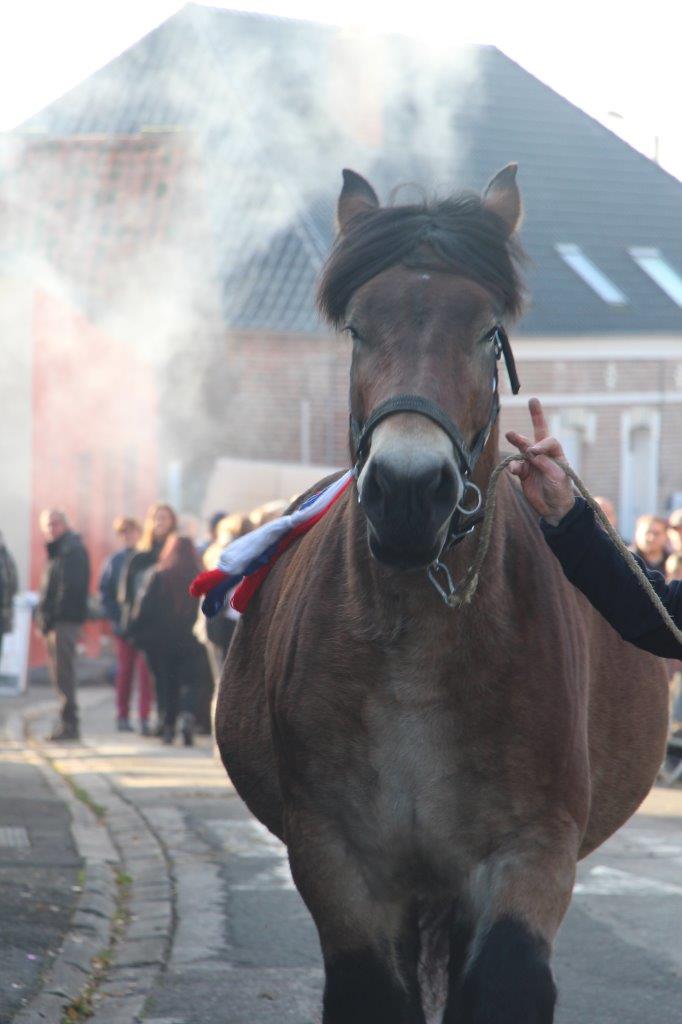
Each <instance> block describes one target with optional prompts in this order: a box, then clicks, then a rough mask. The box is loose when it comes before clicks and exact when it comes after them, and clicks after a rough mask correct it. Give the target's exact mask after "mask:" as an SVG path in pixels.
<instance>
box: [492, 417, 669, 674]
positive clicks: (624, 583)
mask: <svg viewBox="0 0 682 1024" xmlns="http://www.w3.org/2000/svg"><path fill="white" fill-rule="evenodd" d="M528 407H529V409H530V414H531V419H532V422H533V431H534V437H535V440H534V442H531V441H530V440H529V439H528V438H527V437H524V436H523V435H522V434H517V433H516V432H515V431H512V432H510V433H508V434H507V440H508V441H509V442H510V443H511V444H513V445H514V446H515V447H516V448H518V450H519V451H520V452H521V453H522V454H524V455H526V456H528V459H529V460H530V461H526V460H525V459H524V460H523V461H519V462H514V463H512V465H511V466H510V471H511V472H512V473H513V474H514V475H515V476H516V477H518V478H519V480H520V481H521V487H522V488H523V493H524V494H525V496H526V498H527V500H528V502H529V503H530V505H531V506H532V508H533V509H534V510H535V511H536V512H537V513H538V515H539V516H541V519H540V526H541V529H542V532H543V534H544V536H545V540H546V541H547V543H548V544H549V546H550V548H551V549H552V551H553V552H554V554H555V555H556V557H557V558H558V559H559V562H560V563H561V567H562V569H563V571H564V573H565V575H566V577H567V579H569V580H570V581H571V583H573V584H574V585H575V586H576V587H578V589H579V590H581V591H582V592H583V594H584V595H585V597H587V599H588V600H589V601H590V602H591V603H592V604H593V605H594V607H595V608H596V609H597V611H598V612H600V613H601V614H602V615H603V616H604V618H605V619H606V620H607V622H609V623H610V624H611V625H612V626H613V628H614V629H615V630H617V632H618V633H620V635H621V636H622V637H623V639H624V640H628V641H630V643H632V644H634V645H635V646H636V647H641V648H642V650H645V651H650V652H651V653H652V654H657V655H659V656H660V657H662V658H682V644H680V643H679V642H678V641H677V640H676V639H675V637H674V636H673V634H672V633H671V632H670V630H669V629H668V627H667V626H666V625H665V623H664V622H663V620H662V618H661V616H660V614H659V612H658V611H657V610H656V608H655V607H654V605H653V603H652V602H651V599H650V598H649V597H648V595H647V594H646V593H645V592H644V590H643V589H642V587H641V585H640V583H639V581H638V580H637V578H636V577H635V575H634V573H633V572H632V569H631V568H630V567H629V566H628V565H627V563H626V562H625V560H624V559H623V557H622V555H621V554H620V552H619V551H618V548H617V547H616V545H615V544H614V543H613V541H612V540H611V538H610V537H609V535H608V534H607V533H606V531H605V530H604V529H603V528H602V526H601V525H600V523H599V522H597V520H596V519H595V515H594V512H593V511H592V509H591V508H590V506H589V505H588V504H587V502H586V501H584V499H583V498H581V497H577V496H576V494H575V491H574V490H573V485H572V483H571V480H570V478H569V477H568V476H567V475H566V473H565V472H564V470H563V469H562V468H561V466H557V464H556V463H555V462H553V461H552V460H553V459H565V455H564V453H563V450H562V447H561V445H560V444H559V442H558V441H557V439H556V438H555V437H550V435H549V429H548V427H547V422H546V420H545V416H544V413H543V411H542V406H541V404H540V402H539V401H538V399H537V398H531V400H530V402H529V403H528ZM639 564H640V565H641V566H642V569H643V570H644V572H645V574H646V576H647V578H648V579H649V582H650V583H651V585H652V586H653V588H654V590H655V591H656V593H657V594H658V596H659V597H660V599H661V601H662V603H663V605H664V607H665V608H666V610H667V611H668V612H669V613H670V616H671V618H672V619H673V621H674V622H675V624H676V625H677V626H679V627H680V628H682V581H680V580H673V581H671V582H670V583H666V581H665V578H664V576H663V575H662V574H661V573H660V572H656V571H654V570H651V569H648V568H647V567H646V566H645V564H644V563H643V562H642V560H641V559H640V560H639Z"/></svg>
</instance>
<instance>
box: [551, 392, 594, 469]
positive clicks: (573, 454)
mask: <svg viewBox="0 0 682 1024" xmlns="http://www.w3.org/2000/svg"><path fill="white" fill-rule="evenodd" d="M596 425H597V417H596V415H595V413H593V412H587V410H585V409H564V410H563V411H562V412H560V413H556V415H554V416H552V417H551V420H550V431H551V433H552V434H554V436H555V437H558V438H559V441H560V442H561V447H562V448H563V450H564V455H565V456H566V460H567V462H568V464H569V465H570V466H572V467H573V469H574V470H575V471H576V473H577V474H578V476H580V474H581V472H582V463H583V454H584V451H585V446H586V445H589V444H594V440H595V436H596Z"/></svg>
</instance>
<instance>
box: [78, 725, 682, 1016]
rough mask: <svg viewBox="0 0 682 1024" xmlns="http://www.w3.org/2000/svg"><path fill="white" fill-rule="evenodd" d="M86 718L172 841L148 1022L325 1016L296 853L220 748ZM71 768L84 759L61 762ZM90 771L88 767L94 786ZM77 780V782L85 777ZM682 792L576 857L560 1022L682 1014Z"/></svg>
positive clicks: (563, 951)
mask: <svg viewBox="0 0 682 1024" xmlns="http://www.w3.org/2000/svg"><path fill="white" fill-rule="evenodd" d="M112 720H113V715H112V713H111V711H107V715H106V725H107V730H105V729H104V727H103V719H102V715H101V713H100V715H99V718H97V720H95V718H92V719H91V720H90V721H87V720H86V730H87V734H88V738H89V739H91V740H92V741H93V742H94V747H91V749H90V752H89V754H88V764H87V772H90V773H93V772H94V773H96V774H98V775H99V776H101V777H102V778H106V779H107V780H108V783H109V784H111V785H112V786H113V787H115V789H116V790H117V791H118V792H119V793H120V794H121V795H122V796H123V797H124V799H125V801H126V802H129V803H131V804H132V805H134V807H135V808H137V809H138V810H139V811H140V812H141V814H142V815H143V817H144V819H145V820H146V821H147V822H148V824H149V827H150V828H151V829H153V831H154V834H155V836H157V837H158V839H159V841H160V842H161V843H162V844H163V847H164V849H165V851H166V854H167V858H168V862H169V864H170V865H171V873H172V878H173V887H174V893H175V905H174V920H175V922H176V924H175V930H174V934H173V942H172V946H171V949H170V956H169V959H168V961H167V963H166V965H165V969H164V970H162V971H160V972H159V973H158V974H157V976H156V980H155V981H154V983H153V987H152V989H151V992H150V995H149V998H148V999H147V1002H146V1005H145V1011H144V1014H143V1020H144V1021H145V1022H146V1024H209V1022H210V1024H315V1022H319V1020H320V1014H319V1006H320V994H321V989H322V969H321V960H320V953H319V946H318V942H317V936H316V932H315V928H314V926H313V924H312V921H311V919H310V917H309V915H308V912H307V910H306V909H305V907H304V905H303V903H302V902H301V900H300V898H299V896H298V894H297V892H296V890H295V889H294V887H293V884H292V881H291V878H290V875H289V870H288V865H287V860H286V852H285V850H284V848H283V847H282V846H281V844H280V843H278V842H277V840H275V839H274V838H273V837H272V836H270V835H269V833H267V831H266V830H265V829H264V828H263V827H262V826H261V825H259V824H258V823H257V822H256V821H255V820H254V819H253V818H251V817H250V815H249V814H248V812H247V811H246V810H245V808H244V807H243V805H242V804H241V802H240V800H239V799H238V798H237V797H236V795H235V794H234V793H233V792H232V791H231V790H230V788H229V784H228V782H227V780H226V777H225V775H224V773H223V770H222V768H221V767H220V766H219V765H218V764H217V763H216V761H215V760H214V759H213V758H212V757H211V756H210V750H209V741H208V740H202V742H201V744H200V746H199V747H198V748H194V749H192V750H185V749H181V748H174V749H171V750H169V749H168V748H162V747H161V746H160V745H159V744H158V742H157V741H153V740H143V739H141V738H139V737H136V736H129V737H128V736H126V737H124V738H121V737H120V736H117V735H116V734H114V733H112V731H111V721H112ZM62 768H64V769H65V770H67V771H72V770H75V771H76V773H77V772H78V770H79V769H78V765H77V763H75V761H74V764H72V765H69V763H68V758H66V759H64V758H63V759H62ZM88 777H92V776H88V775H84V776H83V785H84V786H85V785H87V780H88ZM75 781H76V783H78V776H77V774H76V776H75ZM681 868H682V789H676V790H656V791H654V792H653V793H652V795H651V796H650V797H649V799H648V800H647V802H646V804H645V806H644V808H643V809H642V811H640V813H639V814H637V815H636V816H635V817H634V818H633V819H632V821H631V822H630V823H629V824H628V825H627V826H626V827H625V828H624V829H622V830H621V832H620V833H619V834H618V835H617V836H615V837H613V838H612V839H611V840H610V841H609V842H608V843H607V844H605V846H603V847H602V848H601V849H600V850H599V851H597V852H596V853H595V854H594V855H593V856H592V857H591V858H590V859H589V860H588V861H586V862H585V863H584V864H582V865H581V867H580V873H579V879H578V884H577V886H576V891H575V896H574V899H573V903H572V906H571V909H570V911H569V914H568V916H567V918H566V921H565V923H564V926H563V928H562V931H561V933H560V937H559V940H558V943H557V949H556V957H555V973H556V979H557V983H558V987H559V991H560V1000H559V1008H558V1011H557V1016H556V1022H557V1024H661V1022H666V1024H667V1022H674V1021H678V1020H679V1021H682V871H681V870H680V869H681Z"/></svg>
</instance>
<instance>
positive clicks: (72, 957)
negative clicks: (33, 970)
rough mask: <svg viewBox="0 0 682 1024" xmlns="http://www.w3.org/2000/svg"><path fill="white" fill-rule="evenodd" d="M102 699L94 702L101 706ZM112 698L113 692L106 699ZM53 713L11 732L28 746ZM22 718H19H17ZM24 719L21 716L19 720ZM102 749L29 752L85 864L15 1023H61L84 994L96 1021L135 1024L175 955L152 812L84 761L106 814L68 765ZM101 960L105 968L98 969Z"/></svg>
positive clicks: (35, 747) (41, 711)
mask: <svg viewBox="0 0 682 1024" xmlns="http://www.w3.org/2000/svg"><path fill="white" fill-rule="evenodd" d="M97 696H98V697H99V701H92V702H89V703H92V704H93V705H94V704H95V703H99V702H100V701H101V700H102V697H101V695H100V694H98V695H97ZM107 696H108V695H107ZM54 707H55V704H54V702H44V703H42V704H41V705H39V706H38V707H37V708H31V709H29V711H28V712H25V713H24V714H23V715H21V716H19V715H16V716H13V718H10V719H9V720H8V723H7V730H6V731H7V733H8V736H10V737H11V739H12V740H13V741H14V742H15V743H16V744H17V746H21V740H22V739H23V737H24V736H25V735H27V734H30V723H31V722H35V721H36V720H38V719H41V718H45V717H46V715H47V714H49V713H50V711H51V710H52V709H53V708H54ZM13 719H14V720H13ZM17 719H18V720H17ZM75 750H78V752H79V753H86V755H87V753H88V752H92V753H93V754H94V753H96V751H95V750H93V749H92V748H91V747H90V746H89V744H87V743H81V744H79V745H78V746H76V745H73V746H72V745H69V746H68V747H65V746H57V745H55V747H54V748H53V749H51V750H50V753H49V755H48V754H47V753H46V752H45V751H44V750H43V747H42V745H41V744H40V743H39V742H36V741H32V746H31V747H30V748H28V749H26V748H24V753H25V756H26V758H27V759H28V760H30V761H32V763H34V764H35V765H37V766H38V767H39V768H40V770H41V771H42V773H43V775H44V777H45V779H46V780H47V782H48V785H49V786H50V788H51V789H52V790H53V792H54V793H55V795H56V796H57V797H58V799H60V800H61V801H62V802H64V803H65V804H66V805H67V806H68V809H69V811H70V814H71V831H72V834H73V838H74V842H75V844H76V848H77V849H78V852H79V854H80V856H81V857H82V858H83V860H84V861H85V877H84V883H83V887H82V892H81V893H80V896H79V899H78V903H77V905H76V909H75V911H74V914H73V917H72V920H71V924H70V927H69V930H68V931H67V934H66V936H65V939H64V942H63V944H62V948H61V950H60V952H59V954H58V956H57V958H56V959H55V961H54V963H53V965H52V966H51V968H50V970H49V972H48V973H47V974H46V975H45V978H44V982H43V987H42V989H41V991H40V992H39V993H38V994H37V995H36V996H35V997H34V998H33V1000H32V1001H31V1002H30V1004H29V1005H28V1006H27V1007H25V1008H24V1009H23V1010H21V1011H20V1013H19V1014H18V1015H17V1016H16V1017H15V1021H14V1024H58V1022H60V1021H61V1020H62V1017H63V1015H64V1012H65V1011H66V1010H67V1008H68V1007H69V1006H70V1005H72V1004H74V1003H75V1002H76V1001H77V1000H79V999H81V998H83V997H86V998H87V999H88V1001H89V1003H90V1006H91V1009H92V1013H91V1015H90V1016H89V1017H88V1020H89V1021H90V1022H91V1024H135V1022H136V1021H139V1020H140V1015H141V1014H142V1011H143V1008H144V1004H145V1001H146V999H147V996H148V994H149V992H150V989H151V987H152V985H153V983H154V980H155V978H156V977H157V975H158V973H159V972H160V971H161V970H163V968H164V966H165V964H166V962H167V960H168V956H169V953H170V948H171V942H172V937H173V932H174V928H175V911H174V887H173V882H172V876H171V871H170V867H169V862H168V858H167V855H166V851H165V848H164V846H163V843H162V842H161V841H160V840H159V839H158V837H157V835H156V834H155V832H154V830H153V829H152V827H151V826H150V825H149V823H148V822H147V821H146V819H145V818H144V816H143V815H142V814H141V813H140V812H139V811H138V810H137V809H136V808H135V807H134V806H133V805H132V804H130V803H128V802H127V801H126V800H125V799H124V798H123V797H122V796H121V795H120V793H118V791H117V790H116V789H115V787H114V785H113V784H112V783H111V782H110V781H109V780H108V779H107V780H105V779H104V778H103V777H102V776H101V775H100V774H97V772H96V771H95V770H90V771H88V768H90V769H93V766H92V765H91V764H89V763H88V758H87V756H86V757H84V758H81V759H80V760H79V769H82V772H81V771H80V770H79V772H78V778H77V785H78V788H79V789H80V790H84V791H85V793H86V794H87V797H88V800H89V801H91V802H92V803H93V804H95V805H99V806H100V807H101V808H103V810H104V815H103V817H101V818H100V817H98V816H97V815H96V814H95V811H94V810H93V808H92V806H89V805H88V804H86V803H84V802H83V801H82V800H81V799H79V798H78V797H77V796H76V795H75V792H74V791H73V790H72V788H71V785H70V784H69V781H67V780H70V781H71V783H72V785H75V784H76V783H75V782H74V779H73V778H72V775H73V774H75V773H73V772H71V771H69V768H68V765H67V766H62V767H59V763H60V759H61V757H64V756H67V757H68V756H69V755H71V754H73V752H74V751H75ZM93 959H94V960H97V959H100V961H101V963H102V964H103V965H104V966H103V967H102V968H100V969H99V970H98V969H96V967H95V965H94V964H93Z"/></svg>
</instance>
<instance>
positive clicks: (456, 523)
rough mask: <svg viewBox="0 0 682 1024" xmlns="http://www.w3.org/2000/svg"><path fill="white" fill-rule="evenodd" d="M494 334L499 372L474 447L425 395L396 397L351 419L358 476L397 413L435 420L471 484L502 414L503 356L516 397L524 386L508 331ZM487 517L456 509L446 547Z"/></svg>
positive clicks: (494, 374)
mask: <svg viewBox="0 0 682 1024" xmlns="http://www.w3.org/2000/svg"><path fill="white" fill-rule="evenodd" d="M491 334H493V335H494V342H495V371H494V373H493V383H492V392H493V399H492V405H491V408H490V415H489V416H488V421H487V423H486V424H485V426H484V427H482V428H481V430H479V432H478V433H477V434H476V437H475V438H474V440H473V442H472V445H471V447H469V445H468V444H467V442H466V440H465V438H464V436H463V435H462V432H461V431H460V429H459V427H458V426H457V424H456V423H455V422H454V421H453V420H452V419H451V418H450V417H449V416H448V414H447V413H446V412H445V411H444V410H443V409H441V407H440V406H439V405H437V404H436V403H435V402H434V401H432V400H431V399H430V398H425V397H424V396H423V395H410V394H404V395H394V396H393V397H392V398H387V399H386V401H385V402H382V403H381V404H380V405H378V406H377V407H376V409H374V410H373V412H371V413H370V415H369V417H368V418H367V420H365V422H364V423H360V422H359V421H358V420H356V419H355V418H354V417H353V415H352V414H351V416H350V433H351V439H352V443H353V450H354V457H355V475H356V476H359V475H360V471H361V468H362V463H363V462H364V460H365V458H366V455H367V451H366V449H367V445H368V442H369V440H370V438H371V436H372V431H373V430H374V428H375V427H376V426H377V424H379V423H381V422H382V420H385V419H387V418H388V417H389V416H394V415H396V413H401V412H416V413H418V414H419V415H420V416H426V417H427V419H430V420H432V421H433V422H434V423H436V424H437V425H438V426H439V427H440V428H441V429H442V430H444V431H445V433H446V434H447V435H448V437H449V438H450V440H451V441H452V444H453V447H454V449H455V452H456V455H457V461H458V462H459V468H460V472H461V473H462V476H463V477H464V480H465V483H466V482H469V478H470V477H471V474H472V473H473V471H474V469H475V467H476V463H477V462H478V460H479V458H480V456H481V453H482V452H483V449H484V448H485V446H486V444H487V443H488V438H489V437H490V434H491V433H492V429H493V427H494V426H495V423H496V421H497V417H498V416H499V413H500V395H499V386H498V375H497V363H498V361H499V359H500V357H502V356H504V362H505V366H506V368H507V373H508V375H509V383H510V384H511V389H512V392H513V393H514V394H515V395H516V394H518V392H519V389H520V387H521V385H520V383H519V378H518V374H517V372H516V364H515V362H514V354H513V352H512V348H511V344H510V343H509V338H508V336H507V332H506V331H505V329H504V328H503V327H502V326H501V325H499V324H498V325H497V326H496V327H495V328H494V332H491ZM483 516H484V511H483V510H479V511H477V512H476V513H475V514H473V515H470V516H467V515H466V513H462V511H461V510H459V509H456V510H455V512H454V513H453V515H452V518H451V520H450V526H449V528H448V539H447V542H446V547H448V548H449V547H452V546H453V545H454V544H457V543H459V541H461V540H463V539H464V537H466V536H467V534H469V533H471V532H472V530H473V529H474V528H475V527H476V526H478V524H479V523H480V522H481V521H482V520H483Z"/></svg>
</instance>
